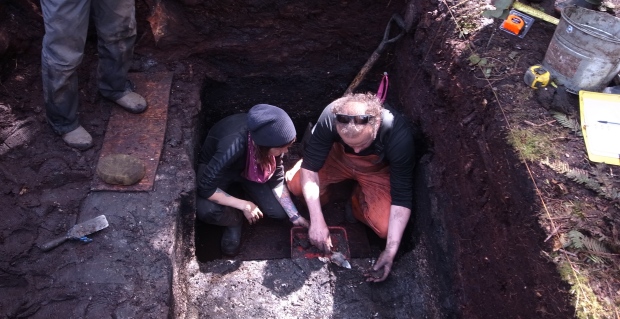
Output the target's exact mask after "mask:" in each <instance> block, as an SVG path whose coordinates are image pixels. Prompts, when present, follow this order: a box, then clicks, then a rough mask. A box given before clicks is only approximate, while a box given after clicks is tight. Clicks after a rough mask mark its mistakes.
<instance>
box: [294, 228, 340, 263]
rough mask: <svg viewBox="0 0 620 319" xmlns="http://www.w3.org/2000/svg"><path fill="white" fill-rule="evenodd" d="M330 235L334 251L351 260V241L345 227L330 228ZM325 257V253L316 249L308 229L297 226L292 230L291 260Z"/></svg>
mask: <svg viewBox="0 0 620 319" xmlns="http://www.w3.org/2000/svg"><path fill="white" fill-rule="evenodd" d="M327 228H328V229H329V235H330V237H331V239H332V246H333V248H332V251H333V252H337V251H338V252H340V253H342V254H343V255H344V257H345V258H346V259H350V255H351V254H350V252H349V239H348V238H347V231H346V229H344V228H343V227H338V226H330V227H327ZM317 257H325V252H323V251H321V250H320V249H318V248H316V247H314V246H313V245H312V244H311V243H310V238H309V237H308V229H307V228H305V227H300V226H295V227H293V228H291V258H293V259H294V258H317Z"/></svg>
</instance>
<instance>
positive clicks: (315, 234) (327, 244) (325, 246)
mask: <svg viewBox="0 0 620 319" xmlns="http://www.w3.org/2000/svg"><path fill="white" fill-rule="evenodd" d="M308 235H309V237H310V243H312V245H314V246H316V247H318V248H319V249H321V250H323V251H325V252H330V251H331V250H332V238H331V237H330V236H329V228H327V225H325V224H319V223H313V224H310V228H309V229H308Z"/></svg>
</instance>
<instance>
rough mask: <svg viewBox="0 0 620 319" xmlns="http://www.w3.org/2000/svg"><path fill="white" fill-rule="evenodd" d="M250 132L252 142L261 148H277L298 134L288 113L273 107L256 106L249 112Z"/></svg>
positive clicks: (265, 105) (267, 105) (266, 105)
mask: <svg viewBox="0 0 620 319" xmlns="http://www.w3.org/2000/svg"><path fill="white" fill-rule="evenodd" d="M248 130H250V135H251V136H252V140H253V141H254V142H255V143H256V144H257V145H260V146H267V147H277V146H283V145H286V144H288V143H290V142H292V141H293V139H295V136H296V135H297V132H296V131H295V125H293V121H292V120H291V118H290V117H289V116H288V114H286V112H285V111H284V110H283V109H281V108H279V107H277V106H273V105H269V104H258V105H254V106H253V107H252V108H251V109H250V111H249V112H248Z"/></svg>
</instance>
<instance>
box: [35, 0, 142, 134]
mask: <svg viewBox="0 0 620 319" xmlns="http://www.w3.org/2000/svg"><path fill="white" fill-rule="evenodd" d="M41 9H42V11H43V21H44V23H45V36H44V37H43V50H42V52H41V71H42V76H43V97H44V100H45V109H46V114H47V120H48V122H49V123H50V125H51V126H52V128H53V130H54V131H55V132H56V133H58V134H64V133H67V132H70V131H72V130H74V129H76V128H77V127H78V126H79V125H80V124H79V122H78V116H77V110H78V77H77V68H78V66H79V65H80V63H81V62H82V57H83V55H84V45H85V44H86V35H87V33H88V22H89V18H90V16H91V15H92V18H93V22H94V23H95V27H96V30H97V37H98V38H97V51H98V54H99V66H98V68H97V73H98V75H97V85H98V87H99V92H101V95H103V96H104V97H105V98H108V99H110V100H113V101H115V100H118V99H119V98H121V97H123V96H124V95H125V94H127V91H126V90H127V71H128V70H129V66H130V64H131V60H132V58H133V46H134V43H135V40H136V19H135V5H134V0H41Z"/></svg>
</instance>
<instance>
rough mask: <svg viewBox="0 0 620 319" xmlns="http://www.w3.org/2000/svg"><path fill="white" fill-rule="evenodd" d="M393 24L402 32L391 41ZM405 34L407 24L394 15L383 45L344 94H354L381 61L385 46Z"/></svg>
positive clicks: (386, 31)
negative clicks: (379, 60) (374, 66)
mask: <svg viewBox="0 0 620 319" xmlns="http://www.w3.org/2000/svg"><path fill="white" fill-rule="evenodd" d="M392 23H395V24H396V25H397V26H398V27H399V28H400V32H399V33H398V34H397V35H396V36H394V37H393V38H391V39H390V29H391V26H392ZM404 34H405V23H404V22H403V19H402V18H401V17H400V16H399V15H398V14H394V15H392V18H391V19H390V21H389V22H388V25H387V27H386V28H385V32H384V33H383V41H381V43H380V44H379V46H378V47H377V49H376V50H375V52H373V53H372V55H371V56H370V58H369V59H368V61H366V64H364V66H363V67H362V69H361V70H360V72H359V73H358V74H357V76H355V79H353V82H351V84H350V85H349V87H348V88H347V90H346V91H345V92H344V94H349V93H351V92H353V90H355V88H357V86H358V85H359V84H360V83H361V82H362V80H363V79H364V77H365V76H366V73H368V71H370V69H371V68H372V66H373V65H374V64H375V62H377V60H378V59H379V56H380V55H381V53H382V52H383V50H384V49H385V45H386V44H388V43H392V42H396V40H398V39H400V38H401V37H402V36H403V35H404Z"/></svg>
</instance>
